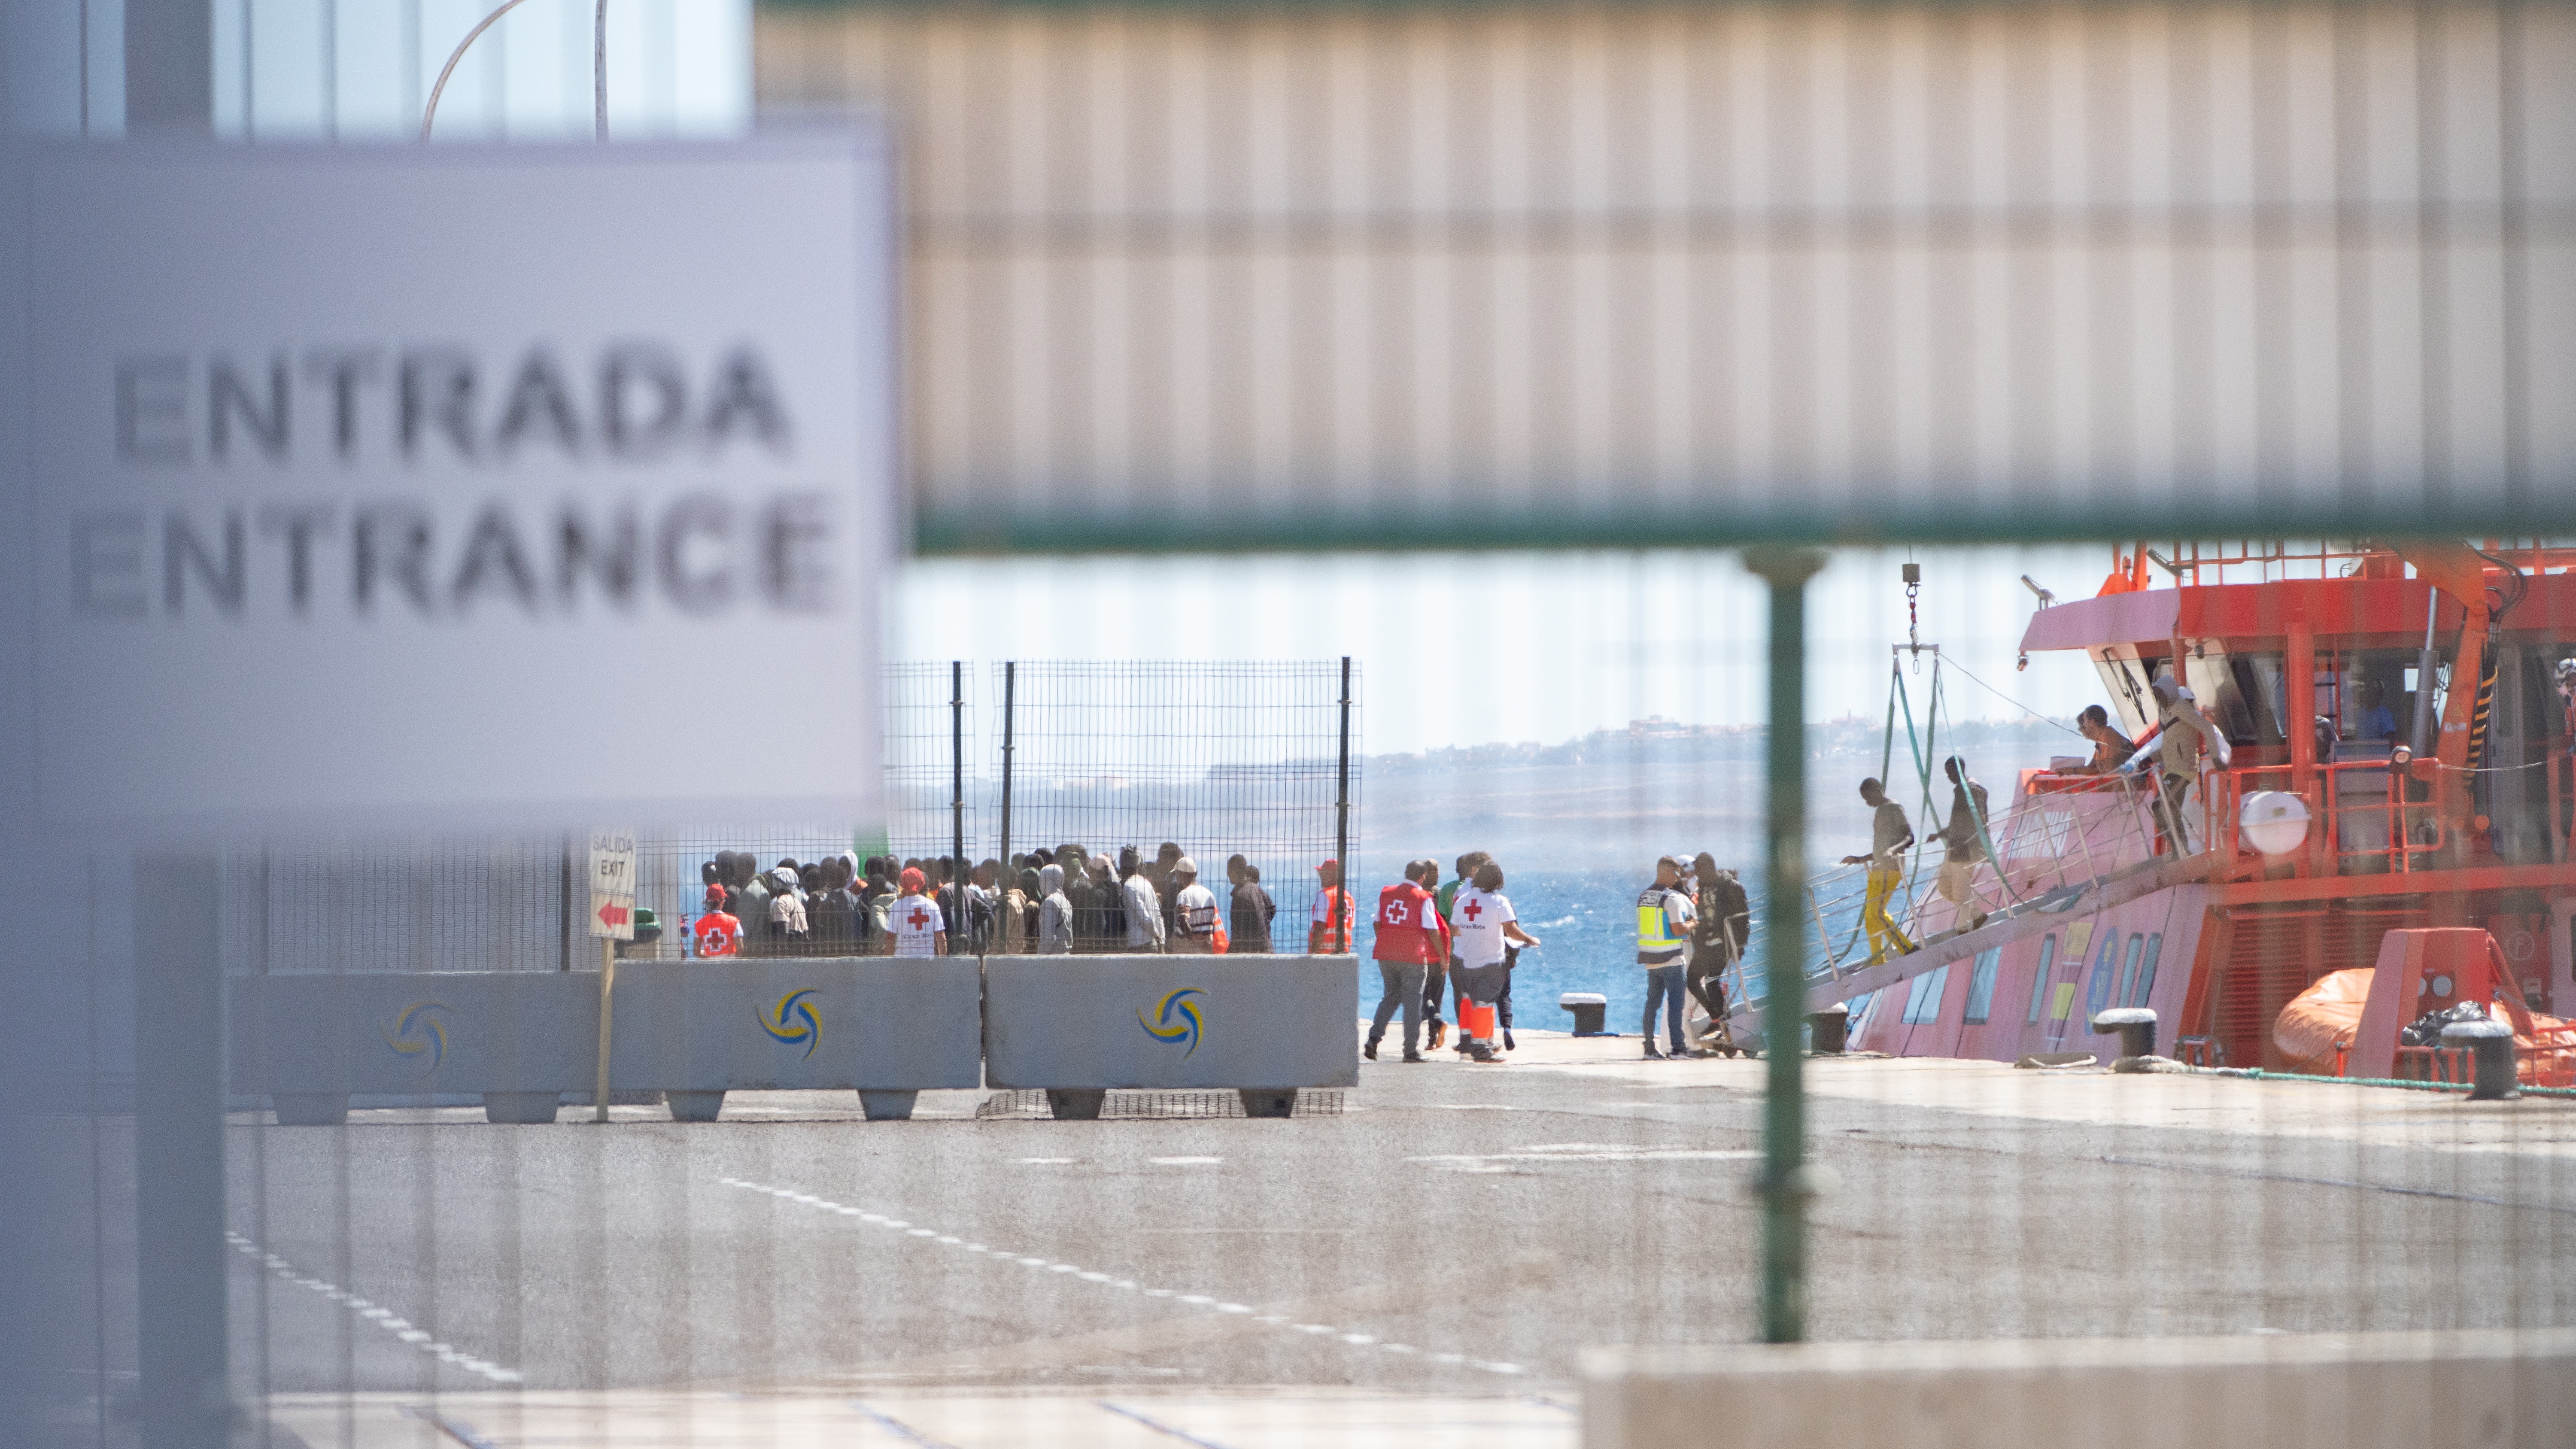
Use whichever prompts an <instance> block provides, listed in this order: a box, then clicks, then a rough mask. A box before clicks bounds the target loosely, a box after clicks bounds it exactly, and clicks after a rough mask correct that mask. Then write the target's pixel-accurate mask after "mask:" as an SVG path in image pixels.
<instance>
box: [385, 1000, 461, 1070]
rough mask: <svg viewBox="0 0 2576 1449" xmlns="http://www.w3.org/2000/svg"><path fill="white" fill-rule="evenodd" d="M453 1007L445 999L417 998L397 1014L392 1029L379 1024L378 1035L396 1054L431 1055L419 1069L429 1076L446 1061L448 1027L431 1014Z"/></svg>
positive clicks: (409, 1055) (401, 1055) (405, 1055)
mask: <svg viewBox="0 0 2576 1449" xmlns="http://www.w3.org/2000/svg"><path fill="white" fill-rule="evenodd" d="M453 1010H455V1008H454V1007H452V1006H449V1005H448V1004H447V1003H446V1002H444V1001H415V1002H413V1003H412V1004H411V1005H409V1006H406V1007H404V1008H403V1009H402V1010H401V1011H400V1012H399V1013H397V1014H396V1015H395V1017H394V1028H393V1030H391V1031H387V1030H385V1029H384V1028H383V1027H378V1028H376V1035H378V1036H380V1037H383V1038H384V1039H385V1045H387V1046H389V1047H392V1048H393V1049H394V1055H396V1056H400V1057H423V1056H425V1057H427V1058H429V1064H428V1065H427V1066H424V1067H422V1068H421V1069H420V1074H421V1075H422V1076H424V1077H426V1076H429V1075H430V1074H432V1073H434V1072H436V1071H437V1070H438V1064H439V1063H440V1062H443V1061H445V1060H447V1027H446V1026H445V1024H443V1023H441V1022H440V1021H439V1019H438V1018H437V1017H434V1016H431V1015H430V1014H429V1013H430V1012H433V1011H453Z"/></svg>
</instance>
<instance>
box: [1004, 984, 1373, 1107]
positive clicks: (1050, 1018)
mask: <svg viewBox="0 0 2576 1449" xmlns="http://www.w3.org/2000/svg"><path fill="white" fill-rule="evenodd" d="M984 975H985V1011H984V1014H985V1022H984V1053H985V1063H984V1072H985V1077H986V1080H987V1082H988V1083H989V1084H990V1085H992V1086H995V1087H1011V1088H1057V1089H1095V1090H1097V1089H1109V1088H1125V1089H1133V1088H1146V1089H1156V1088H1160V1089H1180V1088H1192V1087H1216V1088H1223V1087H1233V1088H1246V1087H1271V1088H1296V1087H1349V1086H1356V1085H1358V1083H1359V1034H1358V1032H1357V1031H1356V1030H1355V1029H1354V1027H1353V1023H1354V1022H1355V1021H1357V1020H1358V1019H1359V1014H1360V1012H1359V976H1358V974H1357V973H1356V972H1355V971H1353V970H1352V966H1351V958H1350V957H1348V956H1253V955H1244V956H995V957H992V958H990V959H988V960H987V961H986V962H985V971H984Z"/></svg>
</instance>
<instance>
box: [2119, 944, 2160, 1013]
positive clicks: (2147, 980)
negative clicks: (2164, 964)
mask: <svg viewBox="0 0 2576 1449" xmlns="http://www.w3.org/2000/svg"><path fill="white" fill-rule="evenodd" d="M2164 953H2165V934H2164V932H2162V931H2158V932H2157V933H2155V934H2154V935H2152V936H2149V937H2148V938H2147V964H2146V965H2144V966H2142V967H2140V968H2139V969H2138V989H2137V990H2135V991H2133V992H2131V993H2129V1003H2128V1004H2129V1005H2131V1006H2144V1005H2146V1004H2147V997H2148V995H2149V994H2150V993H2152V992H2153V991H2154V990H2155V989H2156V958H2157V957H2159V956H2162V955H2163V954H2164Z"/></svg>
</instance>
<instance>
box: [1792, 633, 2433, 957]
mask: <svg viewBox="0 0 2576 1449" xmlns="http://www.w3.org/2000/svg"><path fill="white" fill-rule="evenodd" d="M2149 698H2151V699H2152V700H2153V701H2154V703H2155V707H2156V718H2155V721H2154V723H2153V724H2152V725H2151V726H2150V727H2149V728H2148V729H2147V730H2146V732H2145V733H2143V734H2142V735H2140V736H2139V738H2137V739H2135V740H2132V739H2130V738H2129V737H2128V736H2127V735H2124V734H2122V733H2120V731H2119V729H2118V728H2117V727H2116V726H2114V725H2113V724H2112V723H2111V713H2110V711H2109V710H2106V709H2104V708H2103V707H2102V706H2100V705H2098V704H2091V705H2086V706H2085V707H2084V710H2083V712H2082V713H2081V714H2078V715H2077V716H2076V717H2075V732H2076V733H2077V734H2079V735H2081V736H2083V737H2084V739H2085V741H2086V742H2087V743H2089V744H2091V745H2092V746H2093V753H2092V754H2091V755H2090V756H2089V757H2086V758H2085V759H2084V760H2082V761H2081V762H2080V763H2071V764H2069V765H2067V766H2066V767H2064V768H2062V769H2059V770H2058V771H2056V772H2055V773H2058V774H2062V775H2097V776H2106V777H2107V776H2124V775H2125V776H2130V777H2134V778H2142V779H2146V780H2149V781H2151V782H2152V787H2153V791H2152V794H2151V795H2150V796H2149V802H2150V805H2151V808H2152V810H2153V813H2154V818H2155V824H2156V836H2157V839H2156V850H2157V852H2158V853H2159V854H2165V855H2187V854H2190V853H2191V850H2192V848H2193V847H2192V832H2191V823H2192V822H2191V812H2190V811H2189V810H2188V809H2186V808H2185V805H2184V798H2185V796H2186V795H2188V794H2189V793H2190V791H2191V790H2192V788H2193V787H2194V785H2195V784H2196V783H2197V782H2198V780H2199V777H2200V776H2201V775H2202V774H2204V773H2206V772H2207V771H2209V770H2211V769H2225V768H2227V767H2228V766H2229V764H2230V763H2232V759H2233V751H2232V749H2231V748H2230V746H2229V743H2228V739H2227V732H2226V731H2225V730H2222V729H2220V728H2219V726H2218V722H2217V721H2216V720H2213V719H2211V718H2210V716H2209V714H2208V712H2207V711H2206V710H2204V709H2203V708H2201V705H2200V702H2199V701H2198V699H2196V698H2195V697H2194V696H2193V694H2192V692H2191V690H2190V688H2189V687H2188V686H2185V685H2182V684H2178V683H2176V682H2175V681H2174V679H2173V678H2172V676H2170V675H2164V676H2159V677H2158V678H2157V679H2156V680H2155V681H2154V683H2153V684H2152V685H2151V686H2150V689H2149ZM2363 703H2364V706H2365V710H2366V713H2365V715H2364V717H2363V722H2362V732H2363V735H2364V737H2365V738H2384V739H2387V740H2390V741H2392V742H2393V741H2394V740H2395V738H2396V731H2397V725H2396V717H2395V715H2394V714H2392V713H2391V712H2390V711H2389V709H2388V708H2387V705H2386V703H2385V697H2384V693H2383V691H2382V690H2381V689H2380V687H2379V686H2378V685H2376V684H2373V685H2371V686H2369V688H2368V690H2367V691H2366V693H2365V694H2364V697H2363ZM2319 723H2320V728H2321V729H2329V728H2330V725H2328V723H2327V722H2325V721H2320V722H2319ZM2325 738H2326V740H2327V741H2328V742H2330V741H2331V735H2330V734H2329V735H2327V736H2325ZM1941 770H1942V773H1943V774H1944V775H1945V776H1947V777H1948V779H1949V781H1950V815H1949V819H1948V821H1947V822H1946V823H1944V824H1943V826H1942V827H1941V829H1940V830H1938V831H1936V832H1934V834H1933V836H1932V840H1933V842H1935V843H1937V844H1939V845H1940V847H1941V864H1940V869H1939V873H1938V874H1936V875H1935V876H1934V877H1933V885H1932V890H1933V894H1935V895H1937V896H1939V897H1940V898H1941V899H1943V900H1945V901H1948V902H1950V903H1951V904H1952V905H1953V906H1956V907H1957V908H1958V915H1957V921H1958V929H1960V930H1965V931H1973V930H1975V929H1977V928H1978V927H1979V926H1982V925H1984V924H1985V923H1986V919H1987V912H1986V910H1985V908H1984V906H1983V905H1981V904H1980V903H1979V902H1978V900H1977V898H1976V894H1975V892H1974V891H1973V890H1972V889H1971V884H1972V882H1973V881H1974V879H1975V877H1976V871H1977V867H1978V866H1979V865H1980V864H1982V863H1984V862H1985V861H1987V860H1988V859H1990V858H1992V855H1993V852H1994V849H1995V843H1994V838H1993V826H1992V821H1993V818H1994V817H1993V815H1992V813H1991V811H1990V810H1989V808H1988V801H1987V795H1986V787H1985V786H1983V785H1981V784H1978V783H1977V782H1976V781H1975V780H1973V779H1971V778H1969V776H1968V767H1967V762H1966V761H1964V760H1962V759H1961V758H1960V757H1959V756H1957V755H1952V756H1950V757H1949V758H1948V759H1946V760H1944V761H1942V762H1941ZM1860 798H1861V800H1862V802H1863V803H1865V804H1867V805H1868V806H1869V807H1870V809H1871V812H1872V813H1871V819H1870V848H1869V852H1868V853H1867V854H1865V855H1846V856H1844V857H1843V864H1845V865H1865V866H1867V867H1869V875H1868V887H1867V891H1866V893H1865V894H1864V895H1863V897H1862V901H1861V926H1862V928H1863V929H1864V930H1865V931H1867V932H1868V934H1869V962H1868V964H1870V965H1872V966H1875V965H1878V964H1879V963H1881V962H1883V961H1885V960H1886V959H1887V958H1888V956H1889V955H1890V954H1894V955H1899V956H1905V955H1911V954H1912V953H1913V952H1915V951H1916V950H1919V949H1921V948H1920V947H1919V946H1918V945H1917V944H1916V943H1915V941H1914V940H1913V939H1912V938H1911V937H1909V936H1907V935H1906V933H1905V930H1904V928H1903V927H1901V926H1899V925H1898V924H1897V923H1896V921H1895V919H1894V918H1893V917H1892V916H1891V915H1890V914H1889V912H1888V908H1887V907H1888V902H1889V901H1890V900H1891V899H1893V898H1894V897H1895V896H1896V894H1897V892H1898V891H1899V890H1900V889H1902V888H1903V885H1904V881H1905V853H1906V852H1907V851H1909V850H1911V849H1913V847H1914V843H1915V840H1914V825H1913V822H1912V821H1910V820H1908V819H1907V818H1906V815H1905V807H1904V806H1902V805H1899V804H1897V803H1896V802H1895V801H1894V800H1891V799H1889V798H1888V795H1887V789H1886V787H1885V786H1884V785H1883V784H1881V783H1880V782H1879V781H1878V780H1877V779H1875V778H1872V779H1867V780H1863V781H1861V782H1860Z"/></svg>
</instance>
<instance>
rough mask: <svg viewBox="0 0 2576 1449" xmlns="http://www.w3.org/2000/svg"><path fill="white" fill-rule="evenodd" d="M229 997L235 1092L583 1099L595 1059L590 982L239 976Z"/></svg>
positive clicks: (491, 976) (444, 975) (522, 974)
mask: <svg viewBox="0 0 2576 1449" xmlns="http://www.w3.org/2000/svg"><path fill="white" fill-rule="evenodd" d="M227 990H228V993H229V996H230V1003H229V1010H230V1022H231V1033H232V1048H233V1051H232V1089H233V1090H234V1091H236V1092H251V1093H258V1092H265V1093H269V1094H271V1095H272V1096H276V1095H297V1096H303V1095H325V1094H327V1095H336V1096H344V1097H345V1096H348V1095H350V1094H352V1093H364V1094H384V1095H406V1094H431V1093H451V1092H467V1093H479V1094H490V1093H495V1092H502V1093H523V1092H524V1093H537V1092H558V1093H560V1092H569V1091H574V1090H582V1091H587V1090H589V1089H590V1086H591V1074H592V1070H593V1063H594V1062H595V1061H596V1060H597V1058H598V1055H599V978H598V977H597V976H593V975H586V974H582V973H562V972H549V971H476V972H409V971H406V972H349V973H333V974H328V975H293V976H236V977H234V978H233V979H232V980H231V981H230V982H228V983H227ZM656 1085H659V1084H658V1083H657V1084H656Z"/></svg>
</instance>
